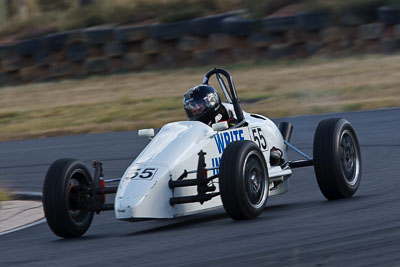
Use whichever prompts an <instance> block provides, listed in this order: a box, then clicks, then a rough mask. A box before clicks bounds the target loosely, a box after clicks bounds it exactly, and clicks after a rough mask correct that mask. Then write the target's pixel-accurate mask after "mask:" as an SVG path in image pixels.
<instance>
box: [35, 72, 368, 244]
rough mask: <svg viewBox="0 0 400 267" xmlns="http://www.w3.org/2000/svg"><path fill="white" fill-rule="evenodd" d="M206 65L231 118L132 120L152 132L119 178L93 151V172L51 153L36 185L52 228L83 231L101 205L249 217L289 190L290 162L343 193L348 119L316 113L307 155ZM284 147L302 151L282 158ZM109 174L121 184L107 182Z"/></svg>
mask: <svg viewBox="0 0 400 267" xmlns="http://www.w3.org/2000/svg"><path fill="white" fill-rule="evenodd" d="M212 75H216V78H217V80H218V83H219V85H220V87H221V89H222V91H223V93H224V95H225V97H226V100H227V102H226V103H223V105H224V107H225V108H226V109H227V110H228V111H229V112H230V114H232V115H233V117H234V119H235V122H236V123H235V125H233V126H232V125H228V123H227V122H226V121H223V122H218V123H214V124H212V125H211V126H209V125H207V124H205V123H203V122H200V121H179V122H172V123H168V124H166V125H165V126H163V127H162V128H161V130H160V131H159V132H158V134H157V135H155V136H154V130H153V129H147V130H146V129H145V130H140V131H139V135H141V136H149V137H150V138H152V140H151V142H150V143H149V144H148V145H147V146H146V148H145V149H144V150H143V151H142V152H141V153H140V155H139V156H138V157H137V158H136V159H135V160H134V161H133V162H132V164H131V165H130V166H129V167H128V168H127V169H126V171H125V173H124V175H123V176H122V178H119V179H108V180H105V179H104V178H103V172H102V163H101V162H99V161H93V168H94V175H93V178H92V175H91V174H90V172H89V170H88V169H87V168H86V166H85V165H84V164H83V163H82V162H80V161H78V160H76V159H59V160H57V161H55V162H54V163H53V164H52V165H51V166H50V168H49V170H48V172H47V174H46V178H45V182H44V187H43V207H44V211H45V216H46V219H47V223H48V225H49V226H50V228H51V230H52V231H53V232H54V233H55V234H56V235H58V236H60V237H64V238H71V237H78V236H81V235H83V234H84V233H85V232H86V231H87V229H88V228H89V226H90V224H91V222H92V219H93V215H94V212H96V213H99V212H100V211H104V210H114V211H115V217H116V218H117V219H119V220H127V221H137V220H144V219H167V218H175V217H180V216H185V215H189V214H194V213H198V212H203V211H207V210H210V209H215V208H219V207H221V206H223V207H224V209H225V211H226V212H227V214H228V215H229V216H230V217H231V218H232V219H234V220H243V219H251V218H255V217H257V216H258V215H259V214H260V213H261V212H262V211H263V209H264V207H265V205H266V203H267V198H268V197H269V196H273V195H278V194H283V193H285V192H286V191H287V190H288V187H289V179H288V178H289V177H290V176H291V174H292V169H294V168H299V167H305V166H312V165H314V169H315V174H316V178H317V182H318V185H319V188H320V190H321V192H322V194H323V195H324V196H325V197H326V198H327V199H329V200H333V199H340V198H348V197H351V196H352V195H353V194H354V193H355V192H356V191H357V189H358V187H359V184H360V180H361V169H362V168H361V167H362V166H361V152H360V147H359V143H358V140H357V136H356V134H355V131H354V129H353V127H352V126H351V125H350V123H349V122H348V121H346V120H344V119H340V118H333V119H327V120H323V121H321V122H320V123H319V125H318V127H317V129H316V132H315V136H314V148H313V158H311V157H310V156H308V155H306V154H305V153H303V152H302V151H300V150H299V149H297V148H296V147H294V146H293V145H292V144H290V143H289V141H290V137H291V133H292V129H293V127H292V125H291V124H290V123H288V122H284V123H280V124H279V125H278V126H276V125H275V124H274V123H273V122H272V121H271V120H269V119H268V118H266V117H264V116H262V115H258V114H251V113H246V112H244V111H243V110H242V108H241V106H240V104H239V99H238V97H237V93H236V90H235V87H234V83H233V80H232V77H231V76H230V74H229V73H228V72H227V71H225V70H223V69H212V70H210V71H209V72H208V73H207V74H206V75H205V77H204V80H203V84H205V85H207V84H208V81H209V79H210V77H211V76H212ZM223 77H225V80H224V78H223ZM225 82H227V83H228V87H227V86H226V83H225ZM228 89H229V90H228ZM153 136H154V137H153ZM288 147H290V148H291V149H293V150H295V151H296V152H298V153H299V154H300V155H302V156H303V157H304V159H301V160H295V161H290V160H289V159H288V157H287V152H286V150H287V148H288ZM112 182H119V185H118V186H108V187H106V186H105V184H107V183H112ZM111 193H116V195H115V201H114V203H105V194H111Z"/></svg>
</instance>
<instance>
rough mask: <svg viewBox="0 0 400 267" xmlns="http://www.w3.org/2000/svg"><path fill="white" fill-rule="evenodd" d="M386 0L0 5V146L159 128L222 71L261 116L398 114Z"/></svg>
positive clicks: (397, 27)
mask: <svg viewBox="0 0 400 267" xmlns="http://www.w3.org/2000/svg"><path fill="white" fill-rule="evenodd" d="M399 8H400V1H398V0H348V1H342V0H329V1H327V0H314V1H311V0H267V1H258V0H213V1H211V0H151V1H149V0H147V1H144V0H115V1H107V0H75V1H67V0H51V1H50V0H0V86H1V87H0V141H5V140H16V139H26V138H38V137H48V136H57V135H70V134H84V133H93V132H109V131H122V130H132V129H138V128H142V127H161V126H162V125H163V124H165V123H167V122H170V121H175V120H185V115H184V112H183V108H182V98H183V94H184V93H185V92H186V91H187V90H188V89H189V88H191V87H193V86H195V85H196V84H199V83H200V82H201V80H202V76H203V75H204V73H205V72H206V71H208V70H209V69H210V68H213V67H223V68H226V69H227V70H228V71H230V72H231V74H232V76H233V78H234V80H235V82H236V85H237V89H238V93H239V97H240V98H241V100H242V105H243V106H244V109H245V110H246V111H248V112H257V113H261V114H264V115H266V116H269V117H284V116H295V115H300V114H312V113H327V112H338V111H349V110H365V109H374V108H385V107H396V106H399V105H400V89H399V83H400V82H399V81H400V77H399V76H400V74H399V73H400V72H399V68H400V60H399V59H400V57H399V55H398V54H397V52H398V50H399V48H400V46H399V44H400V43H399V40H400V9H399Z"/></svg>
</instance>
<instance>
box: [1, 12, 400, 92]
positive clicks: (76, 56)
mask: <svg viewBox="0 0 400 267" xmlns="http://www.w3.org/2000/svg"><path fill="white" fill-rule="evenodd" d="M242 13H243V11H234V12H229V13H224V14H218V15H211V16H206V17H201V18H196V19H193V20H190V21H180V22H174V23H166V24H149V25H133V26H132V25H128V26H120V27H109V26H107V27H106V26H101V27H92V28H86V29H79V30H71V31H66V32H59V33H51V34H47V35H45V36H43V37H36V38H32V39H27V40H21V41H18V42H16V43H14V44H7V45H0V86H4V85H7V84H19V83H26V82H38V81H48V80H54V79H63V78H74V77H83V76H85V75H92V74H95V75H98V74H108V73H110V74H113V73H123V72H129V71H139V70H143V69H149V68H150V69H151V68H169V67H186V66H192V65H210V64H211V65H217V64H226V63H233V62H238V61H242V60H253V59H257V60H260V59H261V60H262V59H264V60H275V59H280V58H286V59H294V58H304V57H309V56H312V55H315V54H324V53H325V54H328V55H329V54H331V53H333V54H334V53H337V52H340V53H343V52H346V51H348V52H349V53H351V52H352V51H357V52H360V53H363V52H374V53H376V52H381V53H396V52H398V51H399V50H400V49H399V48H400V42H399V40H400V9H395V8H388V7H381V8H379V9H378V10H377V12H376V16H375V17H378V20H375V21H372V22H371V20H365V18H363V17H360V16H359V14H358V15H357V14H342V16H341V17H340V18H339V21H340V23H339V24H335V25H332V21H331V20H330V15H329V14H327V13H311V12H302V13H299V14H297V15H296V16H286V17H268V18H263V19H259V20H255V19H249V18H246V17H244V16H242Z"/></svg>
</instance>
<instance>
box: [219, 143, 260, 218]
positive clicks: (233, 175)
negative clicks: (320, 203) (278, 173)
mask: <svg viewBox="0 0 400 267" xmlns="http://www.w3.org/2000/svg"><path fill="white" fill-rule="evenodd" d="M219 190H220V193H221V199H222V203H223V205H224V208H225V211H226V212H227V213H228V214H229V216H230V217H231V218H232V219H234V220H245V219H252V218H256V217H257V216H258V215H260V213H261V212H262V211H263V210H264V207H265V204H266V202H267V198H268V169H267V167H266V162H265V158H264V155H263V153H262V152H261V150H260V148H259V147H258V146H257V145H256V144H255V143H254V142H252V141H237V142H232V143H230V144H229V145H228V146H227V147H226V149H225V150H224V153H223V154H222V158H221V165H220V166H219Z"/></svg>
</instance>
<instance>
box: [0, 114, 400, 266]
mask: <svg viewBox="0 0 400 267" xmlns="http://www.w3.org/2000/svg"><path fill="white" fill-rule="evenodd" d="M328 117H344V118H346V119H348V120H349V121H350V122H351V123H352V124H353V126H354V128H355V130H356V132H357V133H358V137H359V140H360V143H361V146H362V148H361V149H362V155H363V177H362V181H361V185H360V188H359V191H358V192H357V193H356V195H355V196H354V197H353V198H351V199H346V200H340V201H326V200H325V199H324V198H323V196H322V194H321V193H320V192H319V189H318V186H317V183H316V180H315V177H314V172H313V168H312V167H307V168H303V169H298V170H295V171H294V175H293V176H292V178H291V179H292V180H291V188H290V190H289V192H288V193H286V194H284V195H281V196H276V197H271V198H270V199H269V200H268V205H267V208H266V210H265V212H264V213H262V214H261V216H260V217H259V218H257V219H255V220H251V221H243V222H234V221H232V220H231V219H230V218H228V217H227V216H226V215H225V213H224V210H223V209H219V210H216V211H212V212H207V213H204V214H201V215H194V216H190V217H186V218H181V219H176V220H166V221H144V222H136V223H128V222H120V221H117V220H115V219H114V215H113V212H104V213H102V214H100V215H98V216H96V217H95V219H94V222H93V224H92V226H91V228H90V229H89V231H88V232H87V233H86V235H85V236H83V237H82V238H78V239H74V240H63V239H59V238H57V237H56V236H55V235H53V234H52V233H51V231H50V229H49V228H48V226H47V224H45V223H44V224H40V225H36V226H34V227H31V228H28V229H24V230H21V231H18V232H15V233H11V234H7V235H3V236H0V266H13V265H18V266H19V265H27V266H45V265H47V266H81V265H82V266H89V265H96V266H102V265H117V266H134V265H139V266H161V265H162V266H188V265H191V266H193V265H194V266H200V265H201V266H207V265H212V266H215V265H232V266H237V265H244V264H246V265H248V264H252V265H257V266H258V265H268V266H277V265H284V266H285V265H291V266H293V265H294V266H370V265H378V266H400V204H399V202H398V201H399V199H400V180H399V178H400V177H399V173H400V163H399V161H400V108H395V109H387V110H375V111H366V112H351V113H340V114H326V115H312V116H302V117H292V118H287V119H285V120H287V121H290V122H292V123H293V124H294V126H295V130H294V134H293V138H292V143H293V144H294V145H297V146H298V147H300V148H302V149H304V151H305V152H307V153H309V154H312V139H313V135H314V130H315V128H316V126H317V124H318V122H319V121H320V120H321V119H324V118H328ZM277 121H279V120H277ZM146 143H147V140H146V139H140V138H138V137H137V134H136V133H135V132H121V133H107V134H95V135H84V136H73V137H57V138H48V139H42V140H27V141H18V142H5V143H0V183H2V184H3V185H4V184H7V185H8V186H12V187H13V188H15V189H18V190H25V191H41V187H42V183H43V179H44V175H45V172H46V170H47V167H48V166H49V164H50V163H51V162H52V161H53V160H55V159H57V158H60V157H74V158H80V159H82V160H84V162H85V163H87V164H88V165H89V164H90V161H91V160H92V159H99V160H103V161H104V167H105V174H106V175H107V176H110V177H118V176H120V175H121V174H122V173H123V171H124V168H125V167H127V166H128V165H129V164H130V162H131V160H132V159H133V158H134V157H135V156H137V155H138V153H139V151H140V150H141V149H142V148H143V147H144V146H145V145H146ZM290 156H291V158H292V159H294V158H297V156H296V155H295V154H293V153H291V154H290Z"/></svg>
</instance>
